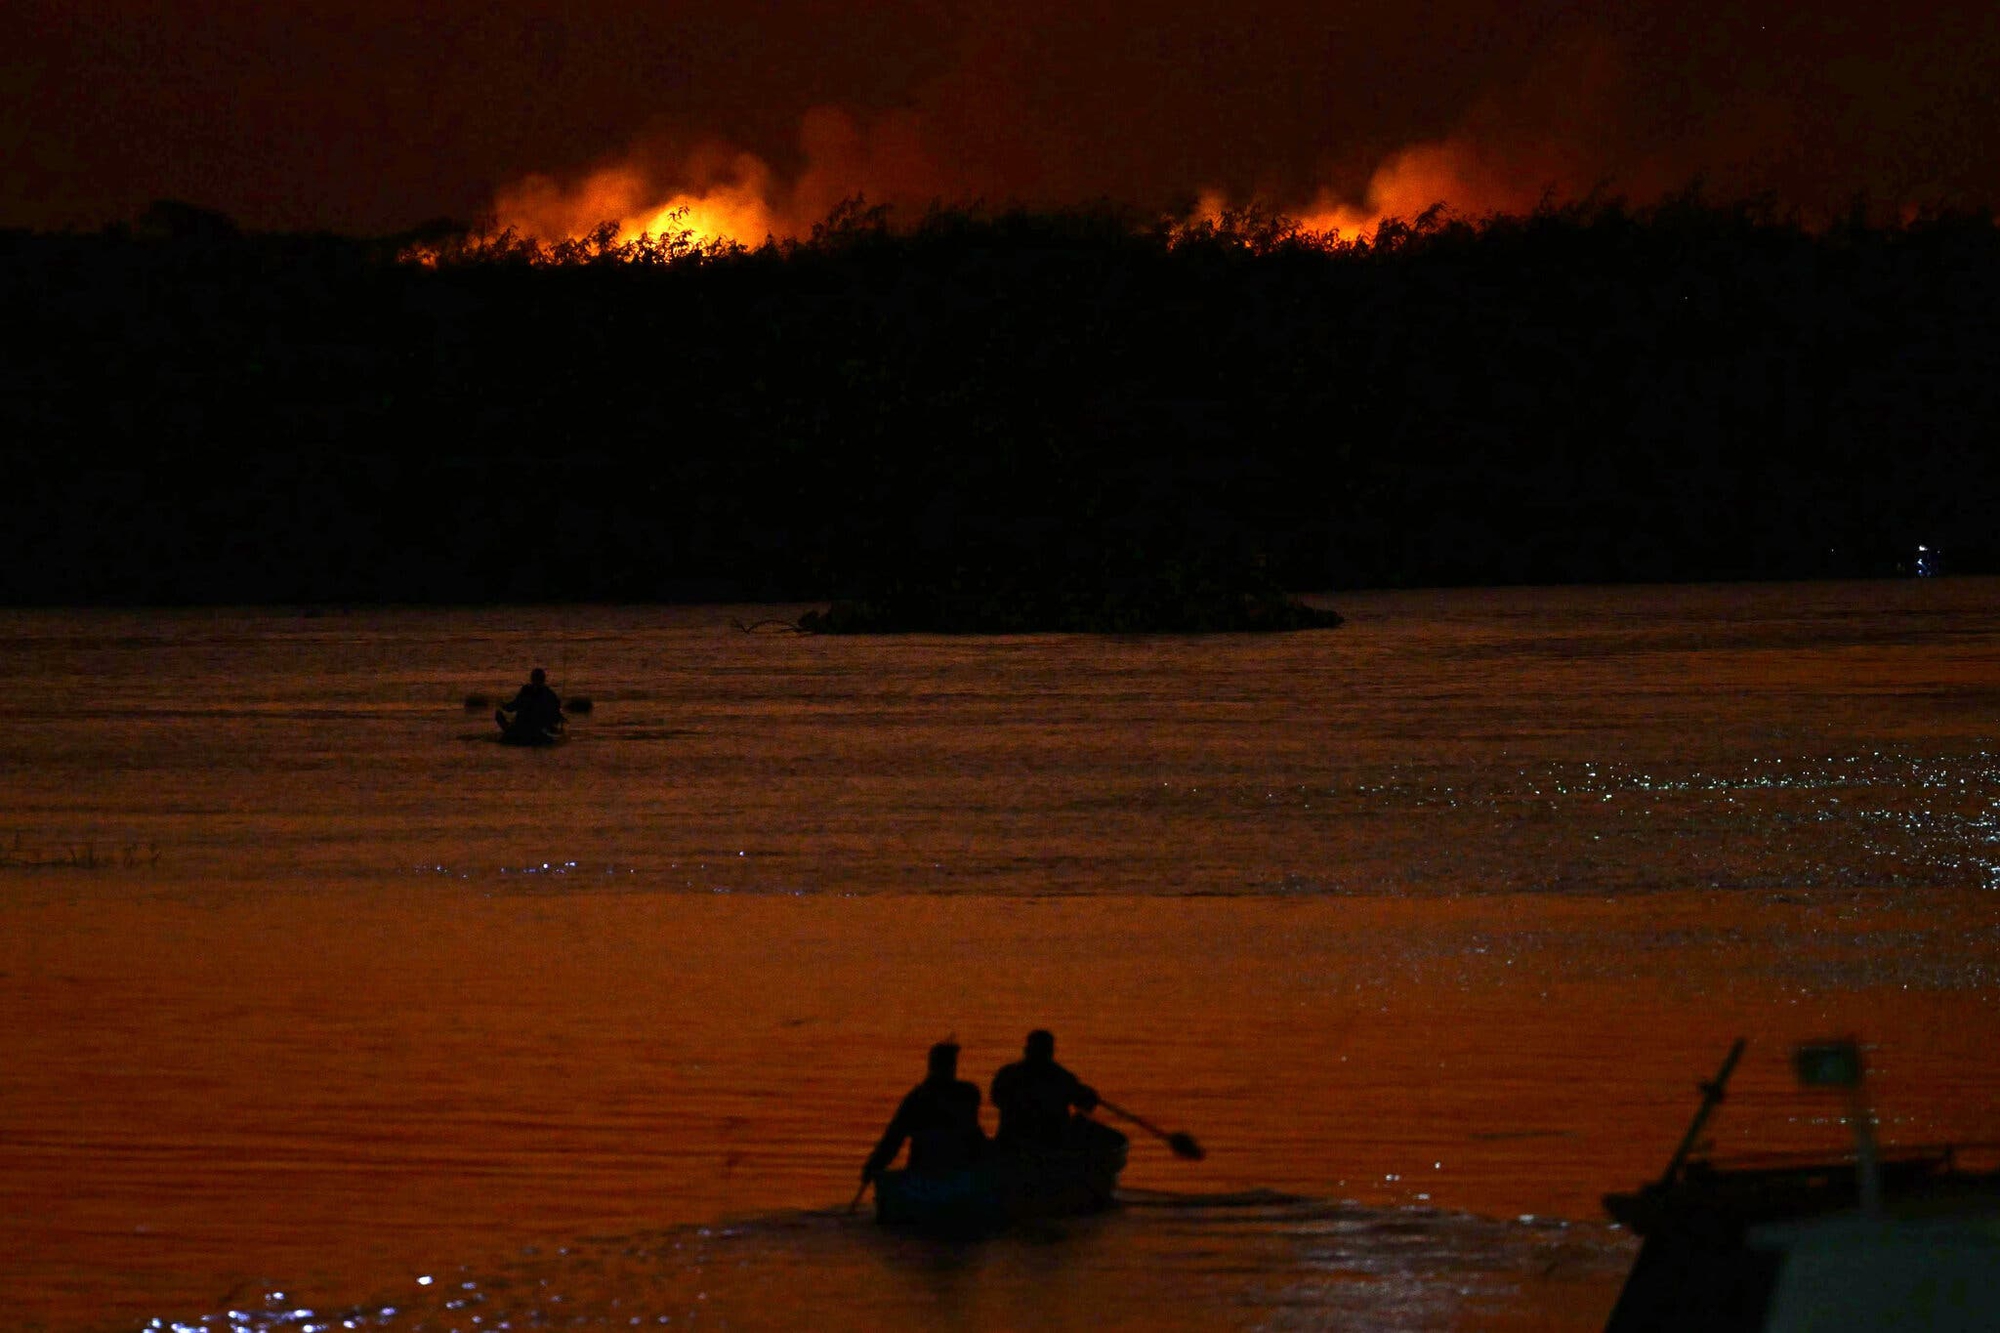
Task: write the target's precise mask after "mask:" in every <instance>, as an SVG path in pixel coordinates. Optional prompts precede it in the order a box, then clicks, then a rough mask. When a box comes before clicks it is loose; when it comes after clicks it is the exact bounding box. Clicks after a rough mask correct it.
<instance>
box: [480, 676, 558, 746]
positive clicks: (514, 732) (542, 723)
mask: <svg viewBox="0 0 2000 1333" xmlns="http://www.w3.org/2000/svg"><path fill="white" fill-rule="evenodd" d="M509 713H512V714H513V717H512V718H509V717H508V716H507V715H508V714H509ZM493 720H494V721H495V722H498V723H499V724H500V730H501V731H503V732H505V733H506V734H507V735H508V736H510V737H518V738H520V739H523V740H544V739H545V740H554V739H555V737H556V733H558V732H560V731H561V730H562V729H563V725H564V723H566V722H567V721H568V719H567V718H565V717H564V716H563V710H562V700H561V699H559V698H558V697H556V692H555V691H554V690H552V689H550V688H549V673H548V672H546V671H544V670H542V669H541V668H540V667H536V668H535V669H534V670H533V671H530V672H529V673H528V683H527V684H526V685H523V686H522V687H521V692H520V693H519V694H516V695H515V696H514V701H513V702H512V703H506V704H502V705H500V710H499V711H498V712H496V713H495V714H494V715H493Z"/></svg>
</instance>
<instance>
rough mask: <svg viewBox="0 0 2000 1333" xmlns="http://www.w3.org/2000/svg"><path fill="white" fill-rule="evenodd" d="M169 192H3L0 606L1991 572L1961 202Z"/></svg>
mask: <svg viewBox="0 0 2000 1333" xmlns="http://www.w3.org/2000/svg"><path fill="white" fill-rule="evenodd" d="M164 216H165V218H166V221H165V222H159V221H158V219H155V225H154V226H152V228H151V229H150V230H148V229H145V228H142V229H140V230H139V231H130V230H127V231H113V232H107V233H104V234H100V235H59V236H45V235H29V234H23V233H0V299H4V300H5V302H6V304H7V308H8V309H9V310H10V311H11V312H13V320H14V326H15V334H14V339H13V341H14V343H15V344H16V347H17V349H18V350H17V351H16V352H15V353H14V354H13V355H12V356H11V357H10V358H9V362H8V365H7V367H6V369H5V370H4V371H0V439H4V440H5V441H6V443H5V444H4V445H0V450H4V457H5V459H6V462H7V465H8V469H9V473H10V475H11V476H12V477H13V478H14V485H13V486H11V487H9V488H8V493H7V496H6V498H5V500H4V501H3V502H0V505H4V513H0V520H4V521H0V605H17V606H20V605H121V604H122V605H204V604H208V605H212V604H265V605H286V604H292V605H310V604H330V605H337V604H354V605H368V604H391V603H394V604H404V603H411V604H432V605H437V604H462V603H487V604H492V603H537V602H610V601H618V602H662V601H703V602H714V601H733V602H792V603H801V602H827V601H832V600H834V599H842V600H845V601H849V602H854V601H862V602H868V603H870V604H879V603H881V602H882V601H883V600H884V599H885V597H886V596H887V595H888V594H889V593H890V592H892V591H897V590H900V592H899V593H898V595H901V593H903V592H913V595H914V597H915V602H916V603H924V604H930V605H937V604H940V602H941V601H944V602H948V601H950V600H951V597H950V596H947V594H951V593H952V590H954V589H957V590H963V589H965V588H967V587H971V588H975V589H984V590H986V593H985V594H982V595H985V596H986V600H987V601H988V602H993V601H994V600H995V598H994V597H993V596H992V595H990V594H991V593H992V590H994V589H998V590H1000V593H1001V594H1002V595H1000V596H999V598H998V601H999V602H1003V603H1006V604H1008V605H1009V606H1010V607H1011V608H1012V609H1010V610H1007V611H1005V612H1004V613H1003V614H999V615H997V616H996V617H993V619H994V620H995V622H996V624H997V623H1000V622H1009V621H1010V618H1011V617H1015V615H1016V612H1020V611H1022V609H1023V608H1026V611H1027V613H1030V615H1031V618H1033V617H1034V616H1035V615H1040V618H1041V619H1042V620H1044V621H1048V620H1050V617H1049V616H1048V615H1046V614H1041V613H1040V612H1038V611H1036V608H1038V607H1041V608H1046V607H1048V606H1052V605H1057V604H1062V605H1072V606H1073V605H1076V604H1079V603H1081V604H1087V605H1097V606H1105V605H1113V606H1122V607H1137V608H1154V609H1155V610H1157V609H1158V608H1162V607H1168V606H1171V605H1174V604H1175V599H1176V598H1178V599H1181V601H1183V602H1185V601H1187V600H1188V598H1189V597H1190V596H1191V594H1190V593H1189V589H1206V590H1209V591H1207V592H1202V593H1200V594H1199V595H1194V600H1196V601H1200V600H1202V599H1203V598H1208V600H1209V601H1211V602H1214V601H1215V598H1214V597H1212V596H1210V593H1211V592H1213V591H1214V590H1218V589H1219V590H1222V594H1223V599H1224V600H1227V599H1228V598H1241V597H1245V596H1251V597H1255V596H1262V595H1264V594H1265V593H1267V592H1268V591H1269V590H1271V589H1280V588H1334V589H1359V588H1386V587H1410V586H1481V585H1517V584H1551V583H1641V582H1643V583H1659V582H1694V581H1716V580H1724V581H1728V580H1753V579H1812V578H1825V577H1834V578H1845V577H1873V576H1888V575H1894V574H1898V573H1905V574H1907V573H1913V572H1916V565H1917V561H1918V558H1919V549H1918V548H1919V547H1920V546H1921V547H1924V548H1927V549H1926V551H1925V552H1924V555H1925V558H1926V559H1928V560H1929V561H1930V562H1932V565H1933V569H1934V572H1968V573H1971V572H1991V571H1994V570H1996V569H2000V540H1997V539H1996V537H1995V535H1994V524H1993V522H1992V518H1991V512H1990V511H1991V508H1992V505H1993V503H1994V502H1995V500H1996V499H2000V462H1996V453H2000V450H1996V448H1995V444H1996V439H1995V427H1996V424H2000V373H1996V372H1995V367H2000V314H1996V312H2000V230H1996V227H1995V225H1994V222H1993V220H1992V218H1991V217H1990V216H1985V215H1958V216H1950V217H1941V218H1935V219H1927V220H1924V221H1921V222H1918V223H1914V224H1911V225H1908V226H1899V227H1875V226H1870V225H1866V224H1864V223H1861V222H1850V223H1847V224H1843V225H1838V226H1834V227H1831V228H1827V229H1823V230H1816V231H1809V230H1807V229H1805V228H1803V227H1800V226H1798V225H1795V224H1794V223H1792V222H1789V221H1786V220H1784V219H1778V218H1773V217H1771V216H1768V215H1767V214H1765V213H1763V212H1760V211H1759V210H1757V209H1755V208H1751V207H1747V206H1721V205H1710V204H1706V203H1702V202H1700V201H1699V200H1696V199H1691V198H1690V199H1682V200H1678V201H1673V202H1670V203H1668V204H1663V205H1660V206H1658V207H1656V208H1652V209H1647V210H1632V209H1627V208H1624V207H1621V206H1618V205H1616V204H1601V203H1595V204H1590V205H1577V206H1574V207H1569V208H1560V209H1549V210H1545V211H1544V212H1542V213H1539V214H1536V215H1534V216H1532V217H1527V218H1498V219H1489V220H1485V221H1483V222H1480V223H1477V224H1472V223H1464V222H1457V221H1453V220H1451V219H1449V218H1448V217H1447V218H1432V219H1429V220H1428V221H1426V222H1424V223H1422V224H1421V225H1417V226H1413V227H1408V228H1404V229H1402V230H1401V231H1400V232H1391V233H1388V234H1386V235H1385V236H1383V237H1381V238H1378V240H1377V241H1376V243H1375V244H1373V245H1366V246H1351V245H1350V246H1331V247H1330V246H1327V245H1325V244H1323V243H1315V242H1312V241H1311V239H1310V238H1301V237H1299V236H1298V235H1296V234H1295V233H1289V232H1287V231H1286V230H1285V228H1284V226H1283V224H1282V223H1279V222H1273V221H1272V220H1270V219H1261V220H1260V219H1256V218H1249V219H1236V220H1233V221H1232V222H1230V223H1228V224H1226V225H1225V226H1224V227H1222V228H1220V229H1214V230H1209V231H1200V230H1197V231H1195V232H1193V233H1189V232H1186V231H1183V232H1181V233H1179V234H1174V235H1170V234H1168V233H1166V232H1164V231H1162V230H1160V229H1158V228H1152V229H1149V228H1147V227H1145V226H1140V225H1136V224H1134V223H1133V221H1132V220H1131V219H1130V218H1128V217H1122V216H1120V215H1117V214H1115V213H1112V212H1108V211H1100V212H1086V213H1072V214H1054V215H1033V216H1030V215H1020V214H1003V215H997V216H976V215H971V214H939V215H936V216H934V217H932V218H929V219H926V220H924V221H923V222H921V223H919V224H916V225H914V226H912V227H910V228H908V229H903V230H897V229H892V228H889V227H886V226H884V225H882V222H881V219H879V218H878V217H875V216H873V215H869V214H850V215H848V216H847V217H846V218H845V219H844V220H843V221H842V222H841V224H840V225H839V226H833V227H829V228H827V229H825V230H824V231H823V233H822V234H821V235H819V236H817V237H816V238H815V239H813V240H812V241H809V242H803V243H798V244H794V245H789V246H779V247H769V248H766V249H764V250H759V251H755V252H748V253H738V254H722V255H715V254H707V255H700V256H695V257H692V258H687V259H683V260H680V261H676V262H672V263H664V264H651V265H631V264H620V263H616V262H605V261H603V260H601V259H596V258H593V257H591V256H590V255H588V254H584V253H581V252H579V253H578V254H575V255H572V256H571V262H568V263H563V264H548V263H531V262H527V260H526V259H524V258H523V257H522V256H521V255H520V254H519V253H518V252H516V253H514V254H513V255H512V256H511V257H510V256H509V255H508V254H507V253H505V252H503V251H496V250H489V251H488V252H487V253H485V254H483V255H478V256H474V257H472V258H471V259H469V260H467V261H466V262H462V263H456V264H454V263H446V264H444V265H442V266H439V267H435V268H424V267H419V266H416V265H412V264H408V263H399V262H397V261H396V258H395V255H396V253H397V250H398V248H399V246H400V245H402V244H403V243H405V242H406V241H407V240H408V239H410V238H401V239H399V240H397V241H393V242H385V241H362V240H351V239H344V238H338V237H297V236H246V235H240V234H237V233H235V232H234V230H233V229H231V228H229V227H228V226H227V224H226V222H223V221H218V220H216V219H213V218H212V217H209V216H208V215H199V214H194V213H190V214H174V213H172V212H171V211H169V212H168V213H167V214H166V215H164ZM952 595H956V594H952ZM961 600H962V599H961ZM1119 614H1120V615H1122V614H1123V613H1122V612H1120V613H1119ZM1112 618H1113V619H1116V618H1117V617H1116V616H1114V617H1112ZM1168 618H1169V619H1171V616H1169V617H1168Z"/></svg>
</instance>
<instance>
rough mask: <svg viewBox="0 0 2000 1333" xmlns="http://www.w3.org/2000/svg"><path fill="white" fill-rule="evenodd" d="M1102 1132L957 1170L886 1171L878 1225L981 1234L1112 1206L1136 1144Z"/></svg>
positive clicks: (879, 1181)
mask: <svg viewBox="0 0 2000 1333" xmlns="http://www.w3.org/2000/svg"><path fill="white" fill-rule="evenodd" d="M1098 1128H1101V1129H1103V1134H1102V1136H1101V1137H1100V1136H1095V1135H1094V1136H1092V1138H1091V1141H1090V1142H1089V1143H1088V1144H1087V1145H1085V1146H1080V1147H1075V1148H1037V1149H1024V1150H1021V1151H1015V1152H995V1153H992V1154H989V1155H988V1156H986V1157H983V1158H981V1159H980V1160H979V1161H977V1162H974V1163H972V1164H971V1165H969V1166H963V1167H956V1168H952V1169H949V1170H929V1171H911V1170H901V1171H884V1172H883V1173H882V1174H881V1175H880V1176H878V1177H877V1178H876V1181H875V1220H876V1221H878V1222H880V1223H882V1224H883V1225H885V1226H907V1227H916V1228H920V1229H923V1230H926V1231H934V1232H939V1233H945V1234H978V1233H980V1232H986V1231H996V1230H999V1229H1001V1228H1003V1227H1007V1226H1011V1225H1013V1224H1014V1223H1017V1222H1027V1221H1036V1220H1042V1219H1047V1218H1057V1217H1072V1216H1076V1215H1079V1214H1083V1213H1094V1212H1099V1211H1101V1210H1103V1209H1105V1208H1109V1207H1111V1206H1112V1205H1113V1204H1114V1203H1115V1202H1116V1199H1115V1192H1116V1190H1117V1187H1118V1174H1119V1172H1121V1171H1123V1170H1124V1169H1125V1157H1126V1152H1127V1148H1128V1144H1127V1143H1126V1140H1125V1136H1124V1135H1122V1134H1119V1133H1117V1132H1116V1131H1115V1130H1111V1129H1108V1128H1104V1127H1101V1126H1100V1127H1098Z"/></svg>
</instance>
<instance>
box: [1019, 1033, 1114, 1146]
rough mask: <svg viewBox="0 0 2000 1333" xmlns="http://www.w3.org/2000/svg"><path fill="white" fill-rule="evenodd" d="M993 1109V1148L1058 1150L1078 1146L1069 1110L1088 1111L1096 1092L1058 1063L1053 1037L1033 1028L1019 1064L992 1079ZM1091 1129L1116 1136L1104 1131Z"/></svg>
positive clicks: (1101, 1127) (1112, 1131)
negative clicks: (997, 1122)
mask: <svg viewBox="0 0 2000 1333" xmlns="http://www.w3.org/2000/svg"><path fill="white" fill-rule="evenodd" d="M993 1105H994V1106H996V1107H998V1108H999V1110H1000V1131H999V1132H998V1133H997V1134H995V1135H994V1136H993V1142H994V1146H996V1147H1000V1148H1031V1147H1032V1148H1060V1147H1064V1146H1076V1144H1077V1141H1078V1135H1077V1134H1076V1133H1074V1132H1073V1131H1072V1130H1071V1128H1070V1108H1071V1107H1075V1108H1076V1109H1077V1110H1079V1111H1088V1110H1090V1109H1092V1108H1093V1107H1095V1106H1096V1105H1097V1092H1096V1090H1095V1089H1093V1088H1091V1087H1090V1086H1089V1085H1087V1084H1085V1083H1084V1082H1083V1081H1082V1080H1081V1079H1079V1078H1078V1077H1077V1076H1076V1075H1075V1074H1072V1073H1070V1072H1069V1070H1067V1069H1064V1068H1063V1067H1062V1066H1061V1065H1059V1064H1057V1063H1056V1039H1055V1034H1053V1033H1051V1032H1048V1031H1045V1030H1044V1029H1042V1028H1036V1029H1035V1030H1034V1031H1033V1032H1030V1033H1029V1034H1028V1044H1027V1046H1026V1048H1025V1049H1024V1050H1023V1051H1022V1052H1021V1058H1020V1059H1019V1060H1016V1061H1015V1062H1014V1063H1013V1064H1011V1065H1005V1066H1003V1067H1002V1068H1001V1070H1000V1072H999V1073H997V1074H995V1075H994V1076H993ZM1092 1128H1093V1129H1101V1130H1102V1131H1103V1132H1104V1133H1106V1134H1116V1133H1117V1131H1116V1130H1113V1129H1110V1128H1108V1127H1106V1126H1098V1125H1094V1124H1093V1125H1092ZM1121 1137H1122V1136H1121Z"/></svg>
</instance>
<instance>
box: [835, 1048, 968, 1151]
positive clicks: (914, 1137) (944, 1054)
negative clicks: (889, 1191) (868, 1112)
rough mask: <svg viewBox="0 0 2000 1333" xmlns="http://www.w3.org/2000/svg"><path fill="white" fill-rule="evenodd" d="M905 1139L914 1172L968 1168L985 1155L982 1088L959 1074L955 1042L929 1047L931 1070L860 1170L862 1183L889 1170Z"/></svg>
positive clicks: (911, 1094)
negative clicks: (907, 1143)
mask: <svg viewBox="0 0 2000 1333" xmlns="http://www.w3.org/2000/svg"><path fill="white" fill-rule="evenodd" d="M906 1139H907V1140H908V1141H909V1144H910V1161H909V1167H910V1169H911V1170H912V1171H949V1170H953V1169H956V1168H958V1167H963V1166H970V1165H971V1164H972V1163H973V1162H975V1161H977V1160H978V1159H979V1157H980V1156H981V1155H982V1154H983V1153H984V1152H985V1151H986V1131H985V1130H983V1129H981V1128H980V1127H979V1085H978V1084H977V1083H968V1082H966V1081H965V1080H964V1079H962V1078H960V1077H959V1076H958V1043H957V1042H954V1041H949V1040H947V1041H941V1042H939V1043H938V1044H937V1045H935V1046H933V1047H931V1051H930V1057H929V1072H927V1073H926V1074H925V1075H924V1081H923V1082H921V1083H919V1084H917V1086H916V1087H914V1088H911V1089H910V1091H909V1094H908V1095H907V1096H905V1097H904V1098H903V1101H902V1104H901V1105H899V1106H898V1107H897V1108H896V1114H895V1115H894V1116H892V1117H890V1119H889V1127H888V1128H887V1129H885V1130H883V1131H882V1139H881V1142H879V1143H877V1144H876V1145H875V1151H874V1152H872V1153H869V1154H868V1161H867V1163H866V1164H864V1165H863V1166H862V1168H861V1179H862V1180H863V1181H870V1180H873V1179H875V1177H877V1176H879V1175H881V1174H882V1172H883V1171H885V1170H887V1169H888V1166H889V1163H891V1162H893V1161H895V1160H896V1154H897V1153H898V1152H901V1151H902V1148H903V1142H904V1140H906Z"/></svg>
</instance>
